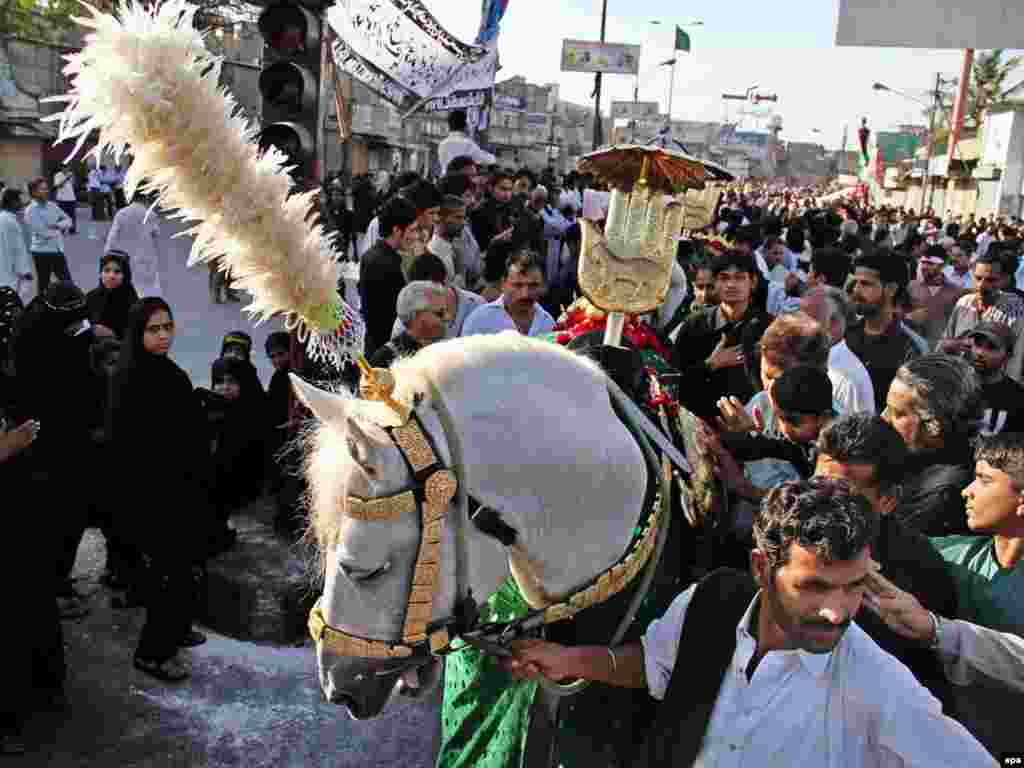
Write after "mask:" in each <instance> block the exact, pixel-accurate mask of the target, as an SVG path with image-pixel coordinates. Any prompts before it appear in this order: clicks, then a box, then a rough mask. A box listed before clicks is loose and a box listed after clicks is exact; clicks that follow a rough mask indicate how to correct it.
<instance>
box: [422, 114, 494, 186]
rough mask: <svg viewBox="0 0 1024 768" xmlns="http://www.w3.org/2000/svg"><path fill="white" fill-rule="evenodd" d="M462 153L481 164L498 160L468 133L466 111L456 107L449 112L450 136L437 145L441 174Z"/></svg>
mask: <svg viewBox="0 0 1024 768" xmlns="http://www.w3.org/2000/svg"><path fill="white" fill-rule="evenodd" d="M462 155H465V156H466V157H471V158H473V162H475V163H476V164H477V165H480V166H489V165H495V164H497V162H498V159H497V158H496V157H495V156H494V155H492V154H490V153H489V152H484V151H483V150H482V149H480V147H479V146H478V145H477V143H476V142H475V141H473V140H472V139H471V138H469V136H467V135H466V111H465V110H464V109H454V110H452V111H451V112H449V113H448V136H447V137H445V139H444V140H443V141H441V143H440V144H438V145H437V160H438V163H440V165H441V175H442V176H444V175H445V174H446V173H447V172H448V163H450V162H451V161H452V160H453V159H455V158H456V157H460V156H462Z"/></svg>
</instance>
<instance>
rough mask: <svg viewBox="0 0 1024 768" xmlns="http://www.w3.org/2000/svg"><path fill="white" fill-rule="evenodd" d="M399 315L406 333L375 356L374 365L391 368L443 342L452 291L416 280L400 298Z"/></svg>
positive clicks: (397, 304) (404, 289)
mask: <svg viewBox="0 0 1024 768" xmlns="http://www.w3.org/2000/svg"><path fill="white" fill-rule="evenodd" d="M396 308H397V314H398V317H399V318H400V319H401V321H402V325H404V326H405V330H404V331H403V332H402V333H400V334H398V335H397V336H395V338H393V339H391V340H390V341H389V342H388V343H387V344H385V345H384V346H383V347H381V348H380V349H378V350H377V351H376V352H374V353H373V356H372V357H371V358H370V364H371V365H372V366H373V367H374V368H387V367H389V366H390V365H391V364H392V363H393V362H395V360H397V359H398V358H400V357H408V356H409V355H412V354H415V353H416V352H417V351H418V350H420V349H422V348H423V347H425V346H427V345H428V344H433V343H434V342H435V341H440V340H441V339H443V338H444V336H445V334H446V333H447V332H448V323H449V322H451V318H449V317H448V289H447V288H445V287H444V286H443V285H439V284H438V283H434V282H431V281H428V280H414V281H413V282H411V283H409V284H408V285H407V286H405V288H403V289H402V292H401V293H399V294H398V301H397V302H396Z"/></svg>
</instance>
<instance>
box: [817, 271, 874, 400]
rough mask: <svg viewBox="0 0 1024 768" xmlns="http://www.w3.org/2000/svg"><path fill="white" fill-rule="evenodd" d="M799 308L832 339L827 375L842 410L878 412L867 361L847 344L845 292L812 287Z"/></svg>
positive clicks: (847, 317) (830, 287)
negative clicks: (862, 359) (861, 359)
mask: <svg viewBox="0 0 1024 768" xmlns="http://www.w3.org/2000/svg"><path fill="white" fill-rule="evenodd" d="M800 311H801V312H803V313H805V314H807V315H810V316H811V317H813V318H814V319H815V320H817V321H818V323H819V324H820V325H821V327H822V328H824V329H825V330H826V331H827V332H828V334H829V336H830V338H831V339H832V348H831V349H830V350H829V353H828V377H829V379H831V381H832V392H833V395H834V396H835V399H836V402H837V403H838V404H839V411H840V413H844V414H847V413H869V414H874V413H875V412H876V411H875V390H874V387H873V386H872V384H871V375H870V374H869V373H868V369H867V368H865V367H864V363H862V362H861V361H860V358H859V357H857V356H856V355H855V354H853V352H852V351H851V350H850V347H849V345H847V343H846V326H847V323H848V321H849V317H850V310H849V305H848V304H847V302H846V294H845V293H843V292H842V291H841V290H839V289H838V288H833V287H832V286H828V287H825V288H813V289H811V290H810V291H809V292H808V293H806V294H804V296H803V298H802V299H801V300H800Z"/></svg>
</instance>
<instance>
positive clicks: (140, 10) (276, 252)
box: [44, 0, 364, 366]
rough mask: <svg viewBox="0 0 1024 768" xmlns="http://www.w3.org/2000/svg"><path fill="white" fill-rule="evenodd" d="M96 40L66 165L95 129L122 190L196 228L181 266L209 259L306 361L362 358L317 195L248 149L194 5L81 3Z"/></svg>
mask: <svg viewBox="0 0 1024 768" xmlns="http://www.w3.org/2000/svg"><path fill="white" fill-rule="evenodd" d="M83 6H84V7H85V8H87V9H88V10H89V11H90V13H91V17H89V18H76V19H75V21H77V22H78V23H79V24H81V25H82V26H85V27H90V28H91V29H92V30H93V31H92V32H90V33H89V34H88V35H87V36H86V38H85V47H84V48H83V49H82V50H81V51H80V52H78V53H73V54H70V55H68V56H67V57H66V58H67V60H68V64H67V66H66V67H65V68H64V72H65V74H66V75H67V76H69V78H71V83H72V86H71V91H70V92H69V93H68V94H66V95H63V96H54V97H51V98H50V99H48V100H49V101H60V102H66V107H65V109H64V111H63V112H61V113H59V114H56V115H52V116H50V117H48V118H44V119H46V120H59V121H60V123H59V136H58V140H59V141H66V140H74V141H76V145H75V149H74V150H73V151H72V153H71V155H72V156H74V154H75V153H77V152H78V150H80V149H81V147H82V145H83V144H84V143H85V141H86V139H87V138H88V137H89V135H90V133H91V132H92V131H98V132H99V142H98V143H97V145H96V147H95V149H93V150H92V152H91V153H90V154H93V155H95V156H96V157H97V158H99V157H101V156H102V154H103V152H105V151H107V150H108V149H109V150H110V151H112V152H113V153H114V155H115V157H117V158H118V159H120V157H121V156H122V155H124V154H126V153H127V152H129V151H130V153H131V155H132V157H133V162H132V164H131V167H130V168H129V170H128V176H127V179H126V181H125V192H126V194H127V195H128V196H129V197H130V196H131V195H132V194H133V192H134V191H135V189H136V188H137V187H140V185H141V188H142V189H143V191H146V192H152V193H155V195H156V197H157V203H158V204H159V205H160V206H162V207H163V208H165V209H169V210H174V211H175V213H174V214H173V215H174V216H175V217H176V218H180V219H182V220H184V221H188V222H195V226H193V227H192V228H191V229H189V230H188V231H187V232H184V233H182V234H192V235H194V236H195V241H194V243H193V245H192V252H191V254H190V255H189V265H190V266H191V265H193V264H196V263H199V262H208V261H216V262H217V263H218V267H219V268H221V269H228V270H230V272H231V276H232V279H233V281H234V283H235V284H236V285H237V286H238V287H239V288H241V289H243V290H245V291H247V292H248V293H250V294H251V295H252V297H253V298H252V303H251V304H249V305H248V306H247V307H246V310H247V311H248V312H250V313H251V314H252V315H253V316H254V318H255V320H256V322H263V321H265V320H268V319H269V318H271V317H273V316H275V315H278V314H280V315H283V316H284V317H285V324H286V327H287V328H288V329H289V330H296V331H297V332H298V334H299V338H300V339H302V340H303V341H306V343H307V349H308V351H309V353H310V355H311V356H312V357H314V358H320V359H324V360H327V361H329V362H331V363H333V364H335V365H337V366H340V365H341V364H342V362H343V361H344V360H346V359H354V358H356V357H357V356H358V355H359V354H361V353H362V348H363V335H364V328H363V323H362V320H361V318H360V317H359V315H358V313H357V312H355V311H354V310H353V309H352V308H351V307H349V306H348V305H347V304H346V303H345V302H344V301H343V300H342V298H341V297H340V296H339V294H338V284H339V277H340V268H339V266H338V264H337V262H336V260H335V257H334V254H333V253H332V250H331V247H330V241H329V240H328V239H327V238H326V237H325V235H324V233H323V230H322V228H321V227H320V225H319V224H317V225H310V223H309V222H308V221H307V218H308V216H309V213H310V207H311V206H312V205H313V203H314V199H315V196H316V192H315V191H314V192H306V193H301V194H289V192H290V187H291V179H290V178H289V176H288V174H287V172H286V171H287V165H288V159H287V157H286V156H285V155H283V154H282V153H281V152H279V151H278V150H276V149H274V148H271V149H269V150H267V151H266V152H260V150H259V149H258V147H257V146H256V144H255V141H254V140H255V138H256V136H257V134H258V133H259V128H258V127H257V126H255V125H253V124H250V123H249V122H248V121H247V120H246V119H245V118H244V117H243V116H242V115H241V114H240V113H239V111H238V104H237V102H236V101H235V99H234V98H233V97H232V96H231V95H230V94H229V93H228V92H227V91H226V90H225V89H224V88H222V87H220V86H219V84H218V83H219V78H220V70H221V63H222V59H221V58H220V57H218V56H215V55H214V54H212V53H210V52H209V51H208V50H207V49H206V47H205V46H204V44H203V37H204V35H203V33H201V32H199V31H197V30H196V29H195V28H194V27H193V17H194V16H195V13H196V10H197V9H196V7H195V6H193V5H191V4H189V3H187V2H185V0H167V2H163V3H155V4H154V5H153V6H150V7H144V6H142V5H139V4H133V3H125V4H123V5H121V7H120V8H119V10H118V13H117V16H115V15H111V14H107V13H103V12H102V11H99V10H97V9H96V8H94V7H93V6H91V5H88V4H87V3H83Z"/></svg>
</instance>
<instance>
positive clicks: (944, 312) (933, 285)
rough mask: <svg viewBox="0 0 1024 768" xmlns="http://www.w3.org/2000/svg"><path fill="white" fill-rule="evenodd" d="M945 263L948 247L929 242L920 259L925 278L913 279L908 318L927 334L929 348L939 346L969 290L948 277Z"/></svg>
mask: <svg viewBox="0 0 1024 768" xmlns="http://www.w3.org/2000/svg"><path fill="white" fill-rule="evenodd" d="M945 264H946V249H945V248H943V246H941V245H930V246H928V248H927V249H926V250H925V252H924V255H923V256H922V257H921V260H920V262H919V266H920V271H921V279H920V280H912V281H911V282H910V286H909V293H910V302H911V305H912V307H913V309H912V310H911V312H910V313H909V314H908V315H906V320H907V322H908V323H910V325H911V327H912V328H914V330H916V331H917V332H918V333H920V334H922V335H923V336H924V337H925V339H926V340H927V341H928V346H929V348H934V347H935V344H936V343H937V342H938V340H939V337H940V336H942V331H943V330H945V328H946V323H948V322H949V316H950V315H951V314H952V313H953V307H954V306H956V302H957V299H959V298H960V297H961V296H963V295H964V294H965V293H966V292H967V291H965V290H964V289H963V288H960V287H958V286H956V285H954V284H953V283H951V282H950V281H949V280H947V279H946V275H945V274H944V273H943V271H942V268H943V267H944V266H945Z"/></svg>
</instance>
